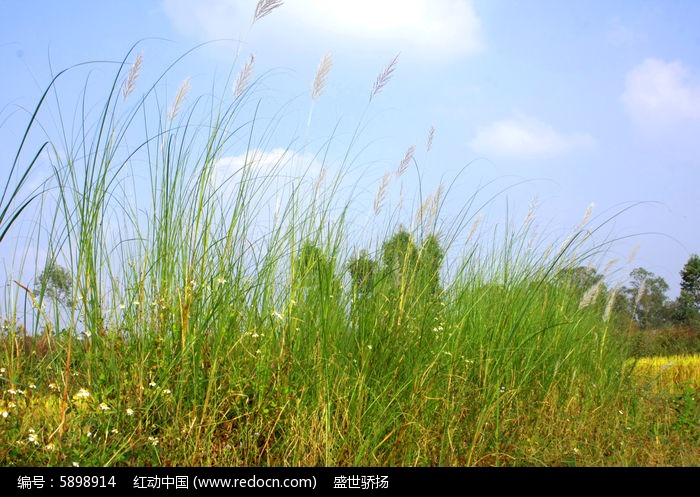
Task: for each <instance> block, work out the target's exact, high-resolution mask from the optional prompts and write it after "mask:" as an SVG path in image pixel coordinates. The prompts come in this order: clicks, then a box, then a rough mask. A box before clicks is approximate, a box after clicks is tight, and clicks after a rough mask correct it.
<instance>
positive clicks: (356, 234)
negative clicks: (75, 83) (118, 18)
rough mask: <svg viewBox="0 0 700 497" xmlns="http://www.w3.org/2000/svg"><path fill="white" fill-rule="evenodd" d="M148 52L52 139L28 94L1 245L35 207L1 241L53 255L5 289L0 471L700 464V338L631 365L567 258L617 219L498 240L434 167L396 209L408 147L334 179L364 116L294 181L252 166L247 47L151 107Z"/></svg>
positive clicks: (260, 134) (581, 262)
mask: <svg viewBox="0 0 700 497" xmlns="http://www.w3.org/2000/svg"><path fill="white" fill-rule="evenodd" d="M141 63H142V61H141V60H140V59H139V58H135V57H134V53H130V54H128V55H127V57H126V58H125V59H124V62H123V64H121V65H120V66H119V68H118V70H116V72H115V74H114V77H113V80H112V83H111V84H109V85H107V86H106V87H105V88H104V93H103V97H102V98H103V99H102V100H101V103H100V105H97V106H92V107H87V108H86V106H84V107H82V108H81V107H80V106H71V105H66V106H65V107H66V108H68V109H78V111H76V112H77V115H76V116H75V117H74V118H73V119H72V120H71V121H70V126H69V125H68V123H66V125H61V126H60V129H61V130H62V133H63V134H59V135H58V137H56V136H53V135H51V134H50V133H49V132H48V131H46V130H47V128H46V127H44V126H43V125H40V123H41V118H42V116H43V115H44V114H43V113H44V112H48V111H47V110H46V107H47V105H48V102H49V99H45V100H42V101H41V102H39V104H38V106H37V109H36V112H35V113H34V114H33V115H32V116H31V118H30V120H29V122H28V124H27V127H26V133H25V134H24V135H23V137H24V138H23V139H22V140H21V141H20V145H19V146H18V150H17V151H16V158H13V157H10V159H9V160H10V162H11V163H12V164H13V166H12V171H11V172H10V175H9V177H8V183H7V185H8V186H7V188H6V190H5V193H4V194H3V197H2V202H3V203H2V205H1V207H2V208H3V209H4V210H3V213H2V217H1V218H0V231H1V232H2V237H3V238H1V239H0V243H3V244H6V243H10V234H11V233H12V230H10V229H9V228H10V225H12V224H13V222H14V221H16V220H17V219H25V218H26V217H27V216H29V218H30V219H32V220H33V222H31V223H25V224H23V225H22V226H24V227H25V229H26V226H30V228H29V232H30V233H29V235H27V236H26V237H23V238H21V239H22V240H25V241H26V240H29V241H28V242H26V243H27V247H24V248H23V247H22V246H18V247H17V250H16V254H28V253H29V250H28V247H29V246H32V247H33V246H35V245H42V246H43V247H45V251H44V253H45V254H46V257H45V258H44V259H41V260H40V259H38V258H37V260H35V261H27V260H25V258H23V257H22V256H21V255H20V256H19V257H18V264H19V266H22V265H24V264H27V265H30V266H31V265H32V264H33V265H34V266H35V267H36V268H37V271H36V273H37V276H38V274H39V273H40V272H42V271H43V278H38V277H37V278H36V281H27V280H22V279H20V277H19V276H18V277H17V279H16V280H13V281H12V282H11V284H10V286H8V287H7V290H6V292H5V297H4V306H3V309H2V310H3V313H4V316H3V317H4V323H3V328H2V336H1V338H0V383H1V384H2V393H1V394H0V414H1V417H0V460H2V461H3V464H4V465H5V466H71V465H80V466H697V465H698V464H699V463H700V428H699V426H698V402H697V394H698V378H699V376H698V374H699V373H698V370H699V368H700V365H699V360H700V359H699V358H698V356H697V355H696V356H693V357H689V356H686V357H679V358H670V359H668V358H666V359H662V358H657V359H653V360H640V361H638V362H636V363H635V364H634V367H630V363H629V362H628V361H629V359H630V353H629V344H628V341H627V338H626V334H625V333H624V332H623V331H621V330H623V329H626V327H625V326H624V325H621V324H620V323H619V321H618V320H616V316H615V313H614V303H615V298H616V290H615V289H614V288H607V287H605V286H602V285H595V286H591V287H590V288H581V287H580V284H579V283H580V280H576V279H575V278H572V276H571V275H572V274H575V270H576V269H577V268H582V267H595V268H597V267H599V266H600V265H602V264H603V262H604V258H605V256H606V250H607V248H608V247H609V245H610V244H611V243H613V242H614V240H609V239H607V238H601V237H600V236H599V235H602V233H603V232H604V231H605V228H606V227H607V225H608V223H609V221H610V219H604V220H602V221H599V222H598V224H595V225H592V224H591V221H590V212H586V215H585V216H584V219H583V220H582V221H581V224H580V225H579V226H578V227H576V228H575V229H574V230H573V231H572V232H571V233H564V234H563V235H562V237H561V239H557V240H556V241H551V239H549V240H548V241H546V242H545V241H543V240H540V239H538V238H536V237H535V234H534V232H533V229H532V218H531V217H530V216H528V218H527V219H526V220H525V222H524V223H522V225H519V226H515V227H512V225H509V226H508V227H507V228H505V229H504V230H503V231H502V232H500V233H498V236H496V235H495V234H494V233H493V232H491V231H483V230H482V226H483V225H482V215H483V209H482V208H481V207H483V205H482V204H480V202H479V196H478V194H479V193H480V192H479V191H475V192H473V194H470V195H469V196H467V197H466V200H465V202H464V206H463V208H462V210H461V211H460V212H459V214H458V215H457V216H450V217H449V219H447V220H446V219H444V216H443V214H445V212H444V211H443V208H442V207H443V205H444V202H445V198H447V197H448V196H450V195H455V194H456V192H454V191H452V189H451V187H450V184H446V185H444V186H441V187H439V188H438V189H437V190H435V191H434V192H432V193H430V194H424V193H425V192H422V193H416V195H415V199H416V200H415V202H414V203H415V205H413V206H411V207H406V204H404V205H403V206H402V207H394V208H391V207H389V202H388V196H387V195H388V193H387V192H388V191H389V190H390V187H392V186H396V185H400V182H401V181H402V179H403V178H405V177H406V175H410V174H413V170H414V166H415V169H416V170H418V171H419V174H420V167H419V165H418V162H417V159H416V158H415V157H414V152H415V149H413V148H411V149H409V151H408V152H407V153H406V156H405V157H404V159H403V160H402V161H400V162H399V161H397V163H398V167H397V168H396V169H395V170H393V171H388V172H387V173H386V175H385V176H384V177H383V179H382V181H381V182H380V184H379V185H378V188H377V187H376V185H363V184H360V183H359V180H357V181H351V182H350V185H349V186H348V181H347V180H348V178H362V177H363V174H362V173H363V171H362V170H358V168H359V167H360V166H359V165H358V164H355V163H354V162H353V161H352V160H351V157H352V153H351V151H353V150H354V149H353V147H355V146H357V137H358V136H359V130H361V128H362V123H360V124H358V126H357V129H356V134H354V135H352V138H351V139H350V140H349V143H346V144H345V147H346V149H345V152H344V153H342V154H340V156H339V157H340V159H337V160H336V159H335V158H334V157H335V155H334V153H333V152H334V150H335V149H333V148H332V146H331V145H333V146H335V145H336V144H337V143H338V142H340V139H339V138H336V137H331V138H329V139H328V141H326V142H324V145H322V146H320V147H319V148H318V149H317V150H314V153H313V154H312V155H313V157H314V159H313V160H309V161H308V162H306V163H303V164H302V167H301V174H299V175H297V176H291V175H289V174H288V173H287V171H288V169H287V167H288V166H289V164H290V163H295V162H296V163H298V162H299V160H300V159H299V157H300V156H298V155H295V154H294V153H293V152H292V149H291V148H287V149H285V150H283V152H281V153H279V154H278V155H276V156H275V160H273V161H272V165H271V166H269V167H266V168H265V167H263V164H262V163H263V162H264V161H265V160H268V161H269V156H267V155H265V154H264V153H263V152H261V151H262V150H264V149H265V148H266V145H267V144H268V143H269V141H270V140H271V138H270V136H271V134H272V133H273V132H274V126H275V122H274V119H273V121H272V124H269V123H260V122H258V120H259V118H257V117H256V114H255V111H254V109H255V98H256V97H255V92H254V91H253V90H254V89H255V85H254V83H251V81H250V74H251V71H252V64H253V60H252V59H251V60H250V61H248V62H247V63H245V64H244V65H243V67H242V68H241V72H240V74H238V75H237V76H236V77H231V78H230V79H229V80H227V81H226V82H225V84H223V85H222V88H223V89H222V90H221V92H220V93H216V92H214V95H215V96H211V95H210V96H209V99H207V98H204V97H203V98H199V99H195V98H192V97H191V96H188V89H189V83H187V82H186V83H185V84H183V85H182V87H181V88H180V91H179V92H178V93H177V94H176V96H175V98H174V99H173V101H172V102H171V105H169V106H168V108H167V109H166V108H164V106H163V104H162V100H161V99H160V97H157V91H158V89H159V87H158V86H157V84H154V86H153V87H151V88H150V89H149V90H147V91H146V92H145V93H144V94H143V95H142V96H141V97H138V96H137V94H136V93H134V87H135V86H136V81H137V78H138V74H139V73H138V71H139V68H140V66H141ZM394 63H395V61H394V62H392V63H391V64H389V65H388V66H387V67H386V69H385V70H384V71H383V72H382V73H380V75H379V77H378V78H377V80H376V82H375V84H374V86H373V88H372V93H371V95H372V96H371V97H370V99H369V102H368V107H369V105H370V104H371V102H372V99H373V98H375V97H377V95H378V94H379V93H381V92H382V91H384V87H385V85H387V84H388V83H389V80H390V79H391V76H392V71H393V64H394ZM78 69H80V68H74V69H72V70H71V71H77V70H78ZM327 70H328V67H326V68H324V66H323V64H322V65H321V67H320V68H319V73H318V74H317V76H316V82H315V84H314V91H313V94H312V97H313V100H315V98H316V97H317V96H318V95H320V94H321V93H322V91H323V84H324V71H326V72H327ZM71 74H72V72H71ZM62 77H63V75H62V74H60V75H59V76H57V78H56V80H55V81H54V82H52V84H51V85H50V86H49V88H48V89H47V93H46V95H50V96H57V98H56V99H55V100H57V101H59V102H60V100H61V94H60V92H59V90H58V88H59V85H60V83H61V78H62ZM85 85H86V94H87V93H88V92H87V88H88V83H87V82H86V83H85ZM231 88H233V89H234V91H233V94H231V91H230V90H231ZM94 93H95V92H94V91H93V92H92V93H91V95H94ZM187 102H193V104H192V105H191V106H187ZM312 103H313V102H312ZM57 105H58V104H57ZM251 109H253V110H251ZM245 110H247V111H249V112H250V113H249V114H247V115H246V114H245V113H244V117H240V114H241V113H243V112H244V111H245ZM52 115H54V116H55V115H60V116H64V115H65V114H64V113H59V112H58V111H57V110H56V109H54V110H53V114H52ZM145 116H149V117H145ZM152 116H156V117H157V119H156V120H155V123H154V122H153V120H152V119H153V118H152ZM251 116H252V117H251ZM74 123H78V124H77V125H75V124H74ZM71 130H72V131H71ZM47 134H48V136H47ZM431 139H432V131H431V133H430V134H429V136H428V139H427V145H426V147H425V149H426V150H425V152H426V153H428V152H429V149H430V142H431ZM44 142H46V144H45V145H43V146H42V145H41V144H42V143H44ZM240 143H243V144H246V145H245V160H244V161H243V162H242V163H241V164H240V167H237V168H233V169H228V170H227V171H229V174H228V176H225V177H223V178H222V177H221V172H222V170H223V168H222V167H221V165H222V164H223V162H224V159H225V157H226V154H227V153H230V147H231V146H233V144H240ZM34 144H37V146H36V148H32V147H33V146H34ZM32 158H33V159H32ZM13 159H14V162H12V160H13ZM42 161H43V163H44V164H46V163H48V164H50V168H49V170H50V173H51V174H50V175H49V177H48V179H46V182H45V183H43V185H42V187H41V189H40V191H39V192H38V194H37V196H36V197H35V198H34V199H33V201H32V202H31V203H27V204H26V205H25V204H24V203H22V201H21V200H20V198H22V197H21V194H22V192H23V191H24V190H22V187H23V186H26V185H25V184H24V181H25V178H26V177H28V175H29V173H33V174H38V173H39V171H41V165H42ZM296 165H298V164H296ZM316 165H319V166H320V167H318V168H317V167H316ZM25 173H27V174H25ZM144 185H145V190H140V188H144ZM367 188H374V189H376V193H375V195H374V197H373V198H371V199H370V201H369V203H368V204H366V205H358V202H360V203H361V202H362V200H363V199H364V198H365V197H363V196H361V195H360V196H358V195H355V193H356V192H357V191H364V190H363V189H367ZM13 192H14V194H13ZM144 192H145V193H144ZM461 195H462V196H464V193H463V192H461ZM492 201H497V199H496V200H492ZM10 206H11V209H9V210H8V209H7V208H6V207H10ZM25 207H26V208H25ZM12 209H14V210H12ZM366 212H371V213H372V216H370V220H371V222H370V223H369V224H365V225H360V226H357V224H356V221H357V219H358V218H359V219H364V213H366ZM13 213H17V217H16V218H15V217H14V216H13ZM360 213H361V214H362V215H359V214H360ZM20 214H21V216H20ZM12 228H13V229H14V228H17V229H19V228H20V225H19V224H16V225H15V226H13V227H12ZM550 235H553V236H554V235H556V234H550ZM16 243H17V242H16ZM17 271H18V273H19V272H20V270H19V269H17Z"/></svg>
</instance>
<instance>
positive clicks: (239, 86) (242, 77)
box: [233, 54, 255, 100]
mask: <svg viewBox="0 0 700 497" xmlns="http://www.w3.org/2000/svg"><path fill="white" fill-rule="evenodd" d="M254 63H255V54H250V59H248V62H246V64H245V66H243V69H242V70H241V72H240V73H239V74H238V78H236V84H235V86H234V87H233V99H234V100H236V99H237V98H238V97H240V96H241V95H242V94H243V92H245V91H246V89H247V88H248V85H250V80H251V78H252V77H253V64H254Z"/></svg>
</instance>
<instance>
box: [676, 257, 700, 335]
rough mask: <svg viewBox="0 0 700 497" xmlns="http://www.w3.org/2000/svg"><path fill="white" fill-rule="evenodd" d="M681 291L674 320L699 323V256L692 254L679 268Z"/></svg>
mask: <svg viewBox="0 0 700 497" xmlns="http://www.w3.org/2000/svg"><path fill="white" fill-rule="evenodd" d="M680 274H681V293H680V295H679V296H678V299H677V300H676V313H675V318H676V321H678V322H680V323H682V324H686V325H689V326H694V327H695V326H698V325H699V324H700V256H698V255H697V254H693V255H691V256H690V258H689V259H688V262H686V263H685V265H684V266H683V269H682V270H681V273H680Z"/></svg>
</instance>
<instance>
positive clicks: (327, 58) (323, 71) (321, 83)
mask: <svg viewBox="0 0 700 497" xmlns="http://www.w3.org/2000/svg"><path fill="white" fill-rule="evenodd" d="M332 65H333V54H331V52H328V53H327V54H326V55H324V56H323V59H321V62H320V63H319V65H318V69H316V77H315V78H314V84H313V86H312V87H311V98H312V100H316V99H317V98H318V97H320V96H321V93H323V90H324V89H325V87H326V81H327V80H328V73H329V72H330V70H331V66H332Z"/></svg>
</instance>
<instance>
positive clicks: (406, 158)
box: [396, 145, 416, 178]
mask: <svg viewBox="0 0 700 497" xmlns="http://www.w3.org/2000/svg"><path fill="white" fill-rule="evenodd" d="M415 150H416V146H415V145H411V146H410V147H408V150H406V155H404V156H403V159H401V163H400V164H399V168H398V169H397V170H396V177H397V178H398V177H400V176H401V175H402V174H403V173H405V172H406V169H407V168H408V163H409V162H411V159H412V158H413V152H415Z"/></svg>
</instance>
